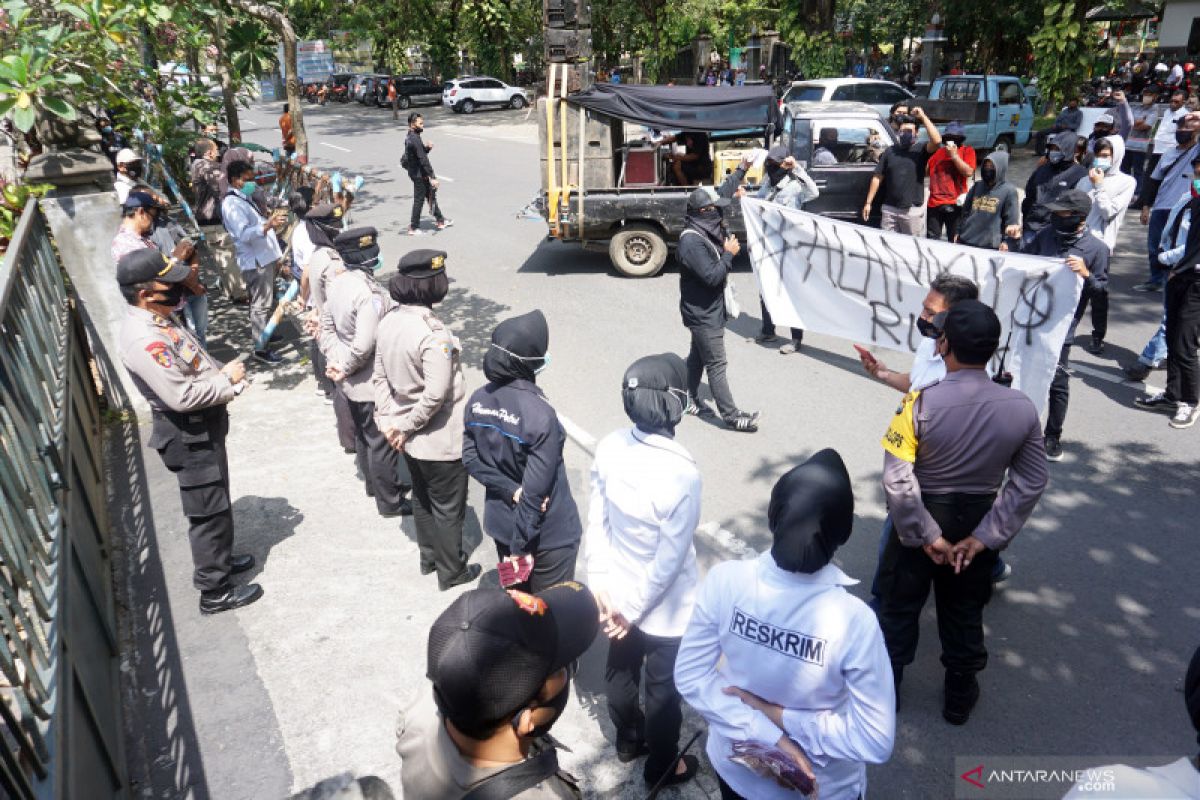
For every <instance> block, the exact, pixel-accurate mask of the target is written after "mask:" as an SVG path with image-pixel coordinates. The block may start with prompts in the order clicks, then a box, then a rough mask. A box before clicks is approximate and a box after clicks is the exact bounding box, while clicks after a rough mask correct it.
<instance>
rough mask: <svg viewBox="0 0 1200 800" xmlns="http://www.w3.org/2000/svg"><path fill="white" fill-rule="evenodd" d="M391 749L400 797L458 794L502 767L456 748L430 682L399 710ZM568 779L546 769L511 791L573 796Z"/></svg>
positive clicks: (549, 797) (563, 798)
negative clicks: (396, 758) (473, 759)
mask: <svg viewBox="0 0 1200 800" xmlns="http://www.w3.org/2000/svg"><path fill="white" fill-rule="evenodd" d="M396 737H397V740H398V741H397V743H396V752H397V753H399V755H400V759H401V762H402V763H401V766H400V784H401V786H402V787H403V788H404V798H405V800H459V798H461V797H463V796H465V795H466V794H467V792H468V791H470V790H471V789H472V788H473V787H474V786H476V785H477V784H479V783H480V782H482V781H483V780H485V779H486V778H490V777H491V776H492V775H495V774H496V773H497V772H501V771H502V770H503V769H507V767H499V768H497V767H477V766H475V765H474V764H471V763H470V762H468V761H467V760H466V759H465V758H463V757H462V754H461V753H459V752H458V748H457V747H455V745H454V740H453V739H451V738H450V734H449V733H447V732H446V726H445V723H444V722H443V720H442V715H441V714H440V713H439V712H438V710H437V706H436V705H434V702H433V687H432V686H430V685H428V684H425V685H423V686H422V687H421V688H420V689H419V690H418V691H417V693H416V695H415V696H414V697H413V698H412V700H411V701H410V702H409V703H408V705H407V706H406V707H405V708H404V709H402V710H401V712H400V722H399V724H398V725H397V727H396ZM579 796H580V795H579V793H578V790H577V789H575V787H574V785H573V784H572V783H570V782H568V780H566V779H564V777H562V775H561V772H560V774H559V775H552V776H551V777H549V778H547V779H546V780H544V781H542V782H541V783H539V784H538V785H537V786H534V787H532V788H529V789H526V790H525V791H523V792H521V793H520V794H517V795H513V797H514V798H518V800H575V798H578V797H579Z"/></svg>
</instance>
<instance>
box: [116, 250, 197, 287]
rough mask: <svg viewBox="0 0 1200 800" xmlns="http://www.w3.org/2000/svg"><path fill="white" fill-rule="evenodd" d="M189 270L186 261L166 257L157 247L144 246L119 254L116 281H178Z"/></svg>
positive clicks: (129, 282)
mask: <svg viewBox="0 0 1200 800" xmlns="http://www.w3.org/2000/svg"><path fill="white" fill-rule="evenodd" d="M191 272H192V270H191V268H190V267H189V266H188V265H187V264H186V263H184V262H182V261H175V260H172V259H169V258H167V257H166V256H165V255H163V253H162V251H161V250H159V249H158V248H157V247H144V248H142V249H140V250H134V251H133V252H132V253H126V254H125V255H123V256H121V260H120V261H118V262H117V283H119V284H121V285H122V286H133V285H134V284H138V283H146V282H148V281H162V282H163V283H179V282H180V281H182V280H186V279H187V276H188V275H190V274H191Z"/></svg>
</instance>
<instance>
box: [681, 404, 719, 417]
mask: <svg viewBox="0 0 1200 800" xmlns="http://www.w3.org/2000/svg"><path fill="white" fill-rule="evenodd" d="M683 413H684V414H686V415H687V416H689V417H712V416H714V415H713V410H712V409H711V408H709V407H708V404H707V403H705V402H704V401H702V400H690V401H689V402H688V407H687V408H685V409H684V410H683Z"/></svg>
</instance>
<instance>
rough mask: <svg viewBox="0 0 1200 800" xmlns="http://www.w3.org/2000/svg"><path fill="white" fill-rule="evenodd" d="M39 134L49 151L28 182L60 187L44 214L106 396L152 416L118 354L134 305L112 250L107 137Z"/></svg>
mask: <svg viewBox="0 0 1200 800" xmlns="http://www.w3.org/2000/svg"><path fill="white" fill-rule="evenodd" d="M38 135H39V137H40V138H41V140H42V142H43V143H45V145H46V152H44V153H43V154H42V155H39V156H36V157H35V158H34V159H33V160H32V161H30V163H29V167H28V169H27V170H26V171H25V179H26V180H27V181H28V182H30V183H49V184H53V185H54V187H55V188H54V191H52V192H51V193H50V194H49V195H47V196H46V197H44V198H42V200H41V206H42V211H43V213H45V215H46V221H47V222H48V223H49V225H50V232H51V234H52V235H53V236H54V242H55V244H56V245H57V246H58V251H59V253H60V254H61V256H62V261H63V265H64V266H65V267H66V270H67V275H68V276H69V277H70V279H71V285H72V286H73V287H74V289H75V293H76V295H77V296H78V298H79V303H80V306H81V308H80V311H81V313H82V316H83V321H84V325H85V327H86V328H87V333H88V340H89V343H90V345H91V348H92V354H93V356H94V357H95V360H96V367H97V370H98V371H99V373H100V378H101V381H102V382H103V384H104V393H105V396H106V397H107V399H108V401H109V404H110V406H111V407H114V408H121V409H124V410H132V411H135V412H136V413H137V414H138V416H148V412H149V406H148V405H147V404H146V401H145V399H144V398H143V397H142V395H141V393H140V392H138V390H137V388H136V387H135V386H134V385H133V382H132V380H131V379H130V377H129V373H128V372H127V371H126V370H125V368H124V367H123V366H122V365H121V358H120V351H119V348H118V342H119V333H120V329H121V321H122V320H123V319H124V318H125V314H126V311H125V309H126V308H127V307H128V304H127V303H126V302H125V298H123V297H122V296H121V292H120V290H119V289H118V288H117V279H116V264H114V263H113V260H112V255H111V251H110V247H111V244H112V239H113V236H114V235H115V234H116V232H117V227H118V226H119V225H120V222H121V212H120V207H119V206H118V204H117V195H116V192H114V191H113V173H112V164H111V163H110V162H109V160H108V159H107V158H106V157H105V156H104V155H103V154H102V153H101V152H100V150H99V147H98V146H97V145H98V143H99V141H100V137H99V134H97V133H96V132H95V131H91V130H88V129H86V128H83V127H82V126H80V125H76V124H64V123H61V122H58V123H55V122H47V121H43V122H42V123H40V124H39V125H38Z"/></svg>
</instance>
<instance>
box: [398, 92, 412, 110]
mask: <svg viewBox="0 0 1200 800" xmlns="http://www.w3.org/2000/svg"><path fill="white" fill-rule="evenodd" d="M396 104H397V105H399V106H400V108H408V107H409V106H411V105H412V98H410V97H409V96H408V95H406V94H402V95H400V96H399V97H398V98H396Z"/></svg>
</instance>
